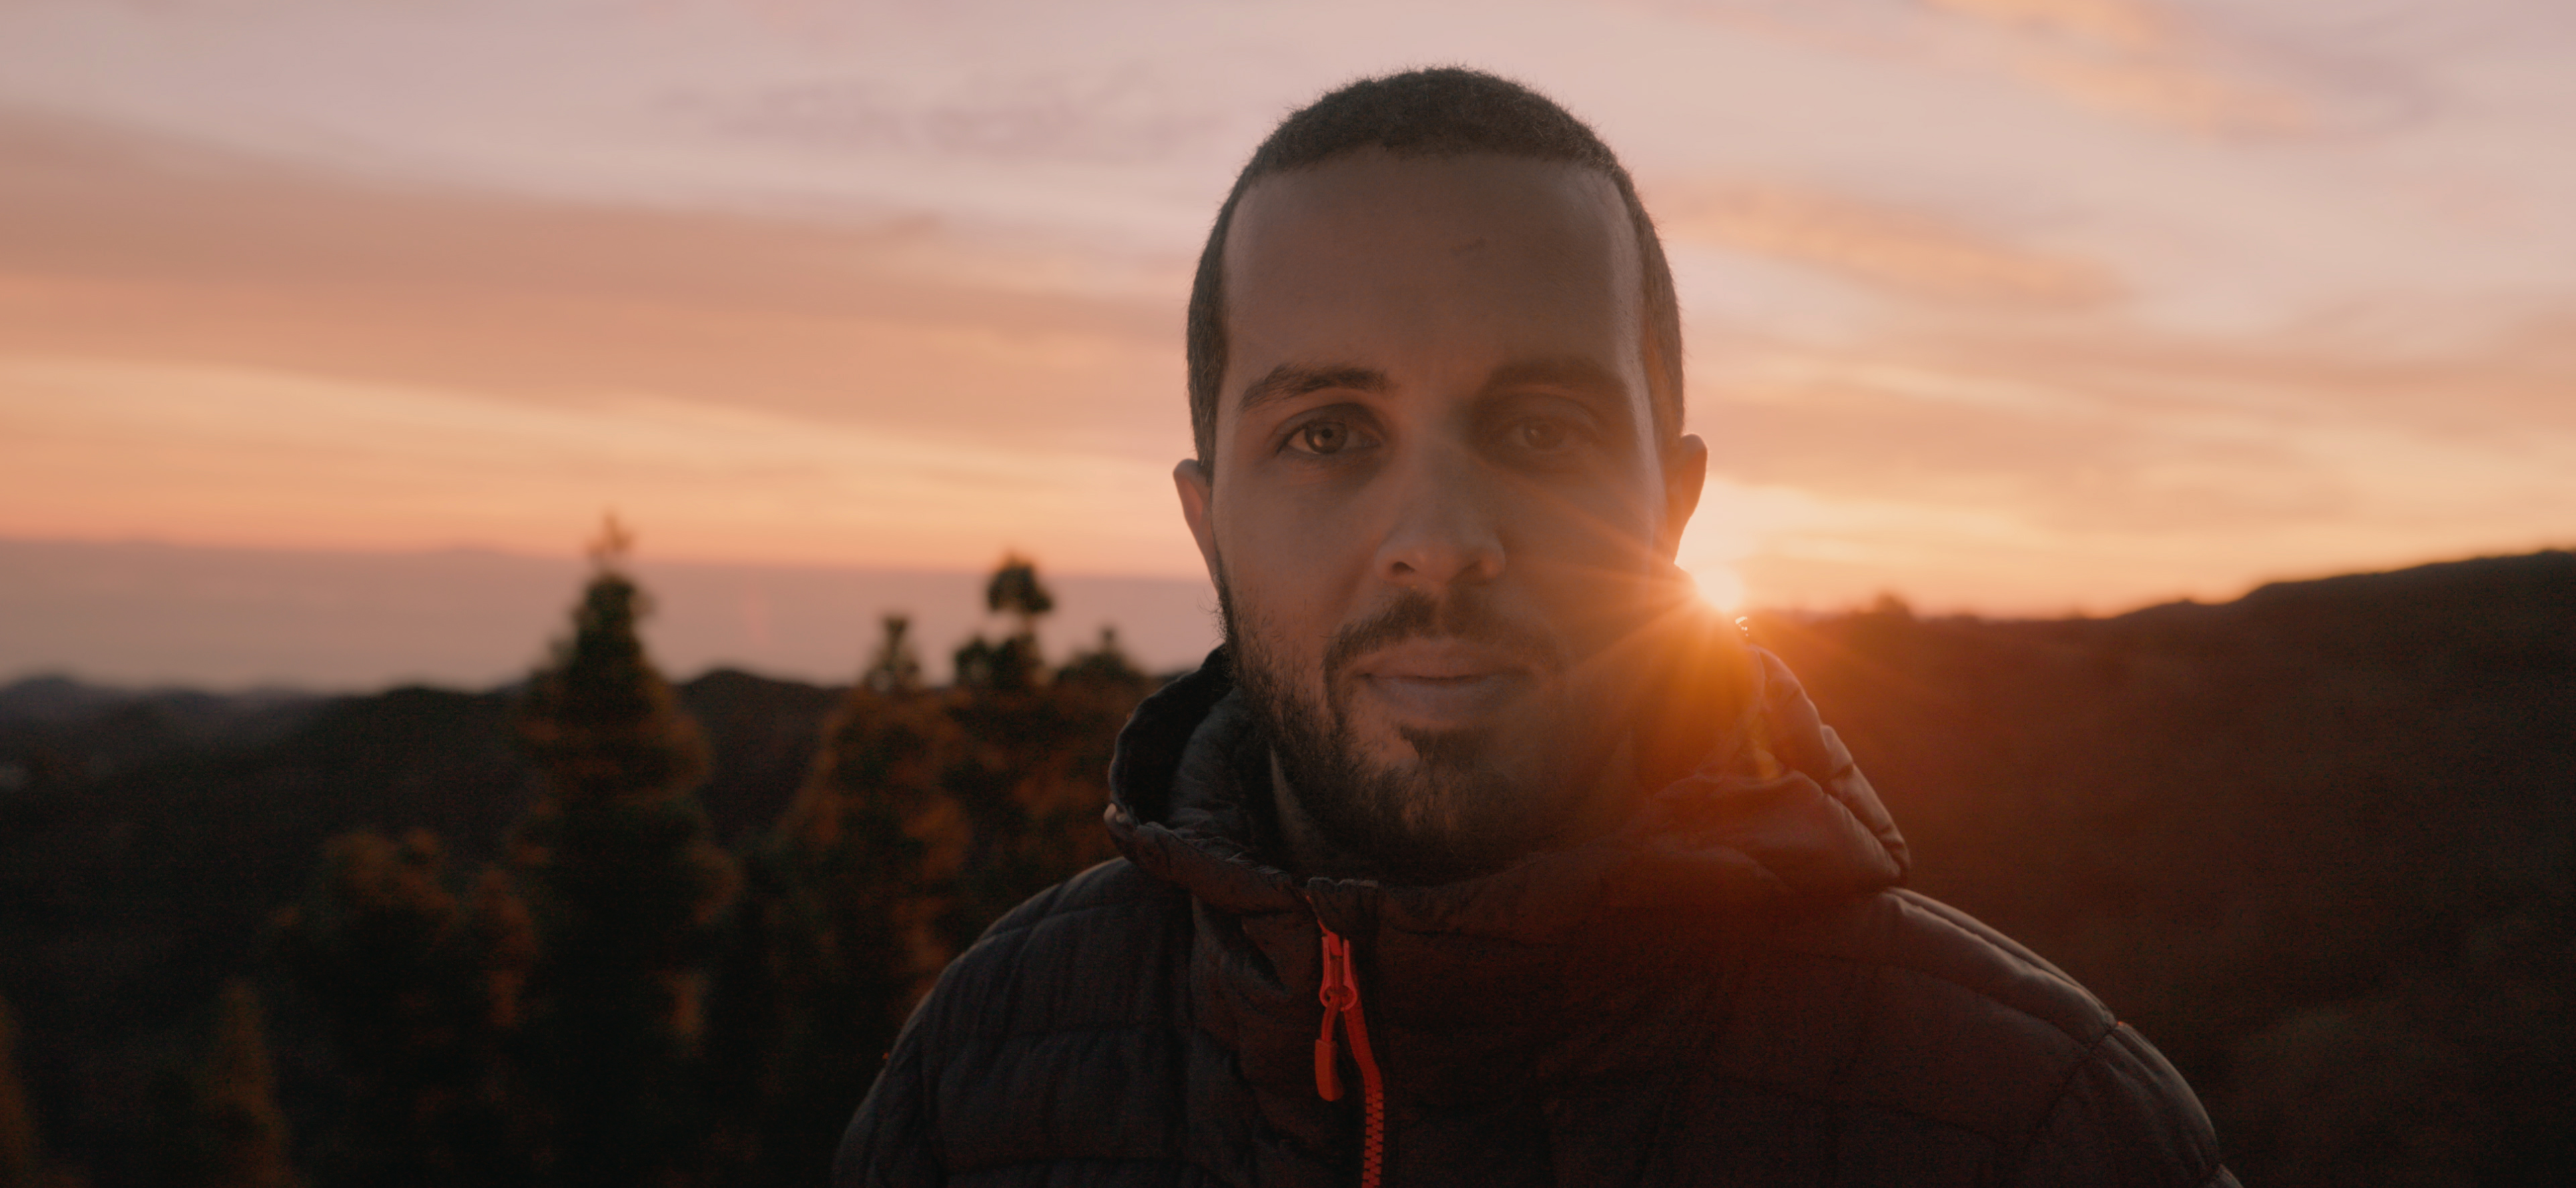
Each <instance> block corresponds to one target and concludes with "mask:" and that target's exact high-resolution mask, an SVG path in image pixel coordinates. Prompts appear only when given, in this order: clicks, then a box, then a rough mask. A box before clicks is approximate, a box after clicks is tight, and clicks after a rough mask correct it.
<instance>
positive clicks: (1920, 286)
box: [1648, 183, 2120, 306]
mask: <svg viewBox="0 0 2576 1188" xmlns="http://www.w3.org/2000/svg"><path fill="white" fill-rule="evenodd" d="M1648 200H1649V204H1650V207H1651V209H1653V210H1654V212H1655V223H1656V226H1657V228H1658V229H1659V230H1661V231H1662V232H1663V233H1664V234H1665V235H1667V236H1669V237H1672V238H1677V239H1684V240H1690V239H1697V240H1702V241H1705V242H1708V243H1712V244H1715V245H1718V246H1721V247H1726V248H1731V249H1734V250H1737V251H1742V252H1748V253H1752V254H1755V255H1762V256H1770V257H1775V258H1778V259H1782V260H1787V261H1789V262H1792V263H1796V264H1803V265H1807V266H1810V267H1814V268H1819V269H1822V270H1824V271H1827V272H1830V273H1833V274H1835V275H1838V276H1841V277H1844V278H1846V279H1850V280H1856V281H1859V282H1862V283H1864V284H1868V285H1872V286H1878V287H1884V288H1889V289H1894V290H1897V291H1899V292H1901V293H1905V294H1910V295H1915V296H1922V297H1933V298H1949V299H1961V298H1964V299H1968V300H1975V301H2005V302H2021V303H2036V304H2045V305H2058V306H2067V305H2093V304H2099V303H2101V302H2104V301H2108V300H2111V299H2112V298H2114V297H2117V296H2118V295H2119V293H2120V284H2119V281H2118V279H2117V278H2116V277H2114V276H2113V275H2112V274H2111V273H2110V271H2109V270H2107V269H2105V268H2102V267H2101V266H2099V265H2096V264H2093V263H2091V262H2089V261H2085V260H2081V259H2076V258H2072V257H2067V256H2060V255H2053V254H2050V253H2047V252H2042V251H2037V250H2033V249H2030V248H2025V247H2021V246H2019V245H2016V244H2013V243H2010V242H2007V241H2005V240H2004V239H2002V238H2000V237H1997V236H1993V235H1988V234H1984V233H1981V232H1979V231H1976V230H1974V229H1971V228H1969V227H1965V226H1962V225H1958V224H1955V223H1951V222H1947V221H1944V220H1941V219H1938V218H1934V217H1932V216H1929V215H1926V214H1922V213H1920V212H1915V211H1909V210H1903V209H1899V208H1895V207H1890V206H1884V205H1879V204H1874V203H1868V202H1862V201H1859V200H1856V199H1852V198H1847V197H1842V196H1837V195H1831V194H1823V193H1818V192H1814V191H1806V190H1797V189H1790V188H1786V187H1780V186H1765V185H1708V184H1700V185H1692V184H1689V183H1681V184H1675V185H1668V186H1660V187H1656V188H1655V190H1654V192H1653V193H1652V194H1651V195H1649V196H1648Z"/></svg>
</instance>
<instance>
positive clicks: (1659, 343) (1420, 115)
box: [1189, 67, 1682, 466]
mask: <svg viewBox="0 0 2576 1188" xmlns="http://www.w3.org/2000/svg"><path fill="white" fill-rule="evenodd" d="M1372 147H1374V148H1380V149H1384V150H1386V151H1387V152H1389V153H1392V154H1394V155H1395V156H1397V157H1399V158H1412V157H1454V156H1464V155H1466V154H1469V153H1496V154H1500V155H1502V156H1506V157H1519V158H1523V159H1526V160H1533V161H1556V162H1565V163H1568V164H1573V165H1577V166H1581V167H1582V168H1585V169H1589V170H1592V171H1593V172H1595V173H1598V174H1600V175H1602V176H1603V177H1606V178H1609V179H1610V184H1611V185H1612V186H1614V187H1616V188H1617V189H1618V191H1619V201H1620V202H1621V203H1622V204H1623V205H1625V206H1626V207H1627V209H1628V221H1629V223H1630V225H1631V226H1632V227H1634V228H1635V230H1636V235H1637V256H1638V260H1639V263H1640V264H1641V265H1642V268H1641V269H1640V271H1642V272H1643V273H1644V278H1643V279H1644V286H1645V294H1644V301H1643V304H1642V305H1641V306H1640V307H1639V308H1640V312H1641V313H1642V315H1643V317H1642V319H1641V320H1642V321H1643V322H1644V323H1645V324H1644V327H1643V339H1644V341H1643V342H1641V343H1640V344H1639V350H1640V351H1641V352H1642V354H1643V357H1644V361H1645V369H1646V385H1647V397H1648V399H1647V404H1648V406H1649V409H1650V415H1651V416H1652V417H1653V419H1654V430H1655V440H1656V442H1657V443H1658V445H1659V446H1669V445H1670V444H1671V443H1672V442H1673V440H1674V439H1675V438H1677V437H1678V436H1679V435H1680V433H1681V425H1682V327H1681V302H1680V300H1679V299H1678V298H1677V297H1675V296H1674V293H1673V271H1672V267H1671V265H1669V264H1667V263H1665V261H1664V245H1663V241H1662V240H1661V239H1658V238H1657V237H1656V235H1655V224H1654V220H1653V219H1650V218H1648V217H1647V215H1646V207H1645V204H1643V203H1641V202H1639V201H1638V200H1637V187H1636V184H1635V183H1634V182H1631V181H1630V180H1629V179H1628V171H1627V169H1626V168H1624V167H1623V166H1621V165H1620V164H1619V158H1618V156H1617V155H1616V154H1613V153H1612V152H1611V151H1610V146H1609V145H1606V144H1603V143H1602V142H1601V138H1600V137H1599V136H1598V135H1595V134H1594V133H1593V131H1592V129H1591V128H1590V127H1589V126H1588V125H1586V124H1585V123H1584V122H1583V121H1581V120H1578V119H1576V118H1574V116H1573V114H1572V113H1570V112H1568V111H1566V110H1565V109H1564V108H1562V107H1559V106H1557V105H1556V103H1555V101H1554V100H1551V99H1549V98H1548V97H1547V96H1545V95H1541V94H1539V93H1538V92H1536V91H1533V90H1531V89H1529V88H1528V87H1525V86H1522V85H1520V84H1519V83H1516V82H1513V81H1511V80H1509V79H1505V78H1498V77H1496V76H1494V75H1491V74H1487V73H1484V72H1483V71H1479V70H1466V69H1461V68H1458V67H1441V68H1438V69H1432V70H1413V71H1407V72H1405V73H1403V74H1391V75H1388V76H1386V77H1384V78H1370V79H1362V80H1360V81H1358V82H1355V83H1351V84H1348V85H1346V86H1344V87H1342V88H1340V89H1339V90H1336V91H1333V92H1332V93H1330V94H1327V95H1325V96H1324V97H1323V98H1321V99H1317V100H1316V101H1314V102H1313V103H1310V104H1308V105H1306V107H1304V108H1303V109H1300V110H1299V111H1297V112H1296V113H1295V114H1292V115H1290V116H1289V117H1288V118H1287V119H1285V120H1283V121H1281V122H1280V124H1279V126H1278V127H1277V128H1275V129H1273V130H1272V131H1271V133H1270V138H1269V139H1267V140H1264V141H1262V142H1261V147H1260V148H1258V149H1255V150H1253V153H1252V160H1251V161H1249V162H1247V163H1246V164H1245V165H1244V167H1243V172H1241V173H1239V174H1237V175H1235V179H1234V190H1233V192H1231V193H1229V194H1227V195H1226V196H1225V205H1224V206H1221V207H1218V208H1217V212H1216V225H1215V226H1214V227H1212V228H1210V229H1209V231H1208V240H1207V246H1206V247H1205V248H1203V249H1201V250H1200V252H1199V267H1198V275H1197V277H1196V279H1195V280H1193V281H1192V282H1191V285H1190V310H1189V385H1190V435H1191V438H1192V439H1193V441H1194V443H1195V444H1196V446H1197V449H1198V456H1199V462H1200V464H1201V465H1205V466H1214V465H1215V464H1216V413H1217V401H1218V399H1219V396H1220V393H1219V391H1218V390H1219V389H1220V388H1222V387H1224V385H1225V366H1226V311H1225V239H1226V233H1227V231H1228V230H1229V229H1230V228H1232V227H1233V225H1234V211H1235V207H1236V206H1238V205H1240V204H1241V203H1242V202H1243V195H1244V192H1245V191H1247V190H1250V189H1251V188H1252V187H1253V184H1254V183H1256V182H1259V181H1261V180H1262V179H1264V178H1267V177H1271V176H1274V175H1277V174H1281V173H1287V172H1290V171H1292V170H1297V169H1306V168H1310V167H1313V166H1316V165H1321V164H1324V163H1325V162H1328V161H1330V160H1332V159H1333V158H1335V157H1339V156H1342V155H1343V154H1346V153H1352V152H1357V151H1359V150H1361V149H1364V148H1372Z"/></svg>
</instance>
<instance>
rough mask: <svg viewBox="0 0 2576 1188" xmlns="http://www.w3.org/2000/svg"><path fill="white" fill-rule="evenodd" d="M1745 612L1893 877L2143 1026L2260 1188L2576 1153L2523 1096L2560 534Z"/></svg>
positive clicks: (2569, 660)
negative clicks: (2234, 586) (1828, 746)
mask: <svg viewBox="0 0 2576 1188" xmlns="http://www.w3.org/2000/svg"><path fill="white" fill-rule="evenodd" d="M1758 629H1759V630H1760V631H1761V632H1762V633H1763V636H1764V638H1765V639H1766V641H1767V642H1768V643H1769V644H1770V645H1771V646H1772V647H1774V648H1775V649H1776V650H1778V651H1779V652H1780V653H1781V654H1782V655H1783V657H1784V658H1785V659H1787V660H1788V661H1789V663H1790V665H1791V667H1792V668H1794V669H1796V670H1797V671H1798V672H1799V673H1800V675H1801V677H1802V678H1803V679H1804V680H1805V681H1806V683H1807V684H1808V686H1809V688H1810V690H1811V691H1812V692H1813V693H1814V695H1815V698H1816V701H1817V702H1818V704H1819V706H1820V707H1821V708H1822V710H1823V712H1824V714H1825V716H1826V718H1827V720H1828V721H1831V722H1833V723H1834V724H1835V725H1836V726H1837V728H1838V729H1839V730H1841V731H1842V733H1843V735H1844V737H1845V738H1846V739H1847V740H1848V741H1849V743H1850V745H1851V747H1852V749H1853V751H1854V752H1855V754H1856V755H1857V756H1858V757H1859V759H1860V761H1861V764H1862V767H1863V769H1864V770H1865V771H1867V772H1869V773H1870V776H1871V779H1872V782H1873V783H1875V784H1876V785H1877V786H1878V788H1879V789H1880V791H1881V793H1882V794H1883V795H1884V796H1885V798H1886V800H1887V802H1888V805H1889V807H1890V809H1891V811H1893V812H1894V813H1895V815H1896V818H1897V821H1898V823H1899V824H1900V825H1901V826H1902V827H1903V828H1904V830H1905V833H1906V835H1907V837H1908V838H1909V840H1910V841H1911V842H1912V843H1913V845H1914V847H1915V850H1916V856H1917V863H1918V865H1917V871H1916V876H1915V879H1914V882H1915V885H1916V886H1917V887H1919V888H1921V889H1922V890H1924V891H1927V892H1929V893H1931V894H1933V895H1936V896H1939V897H1941V898H1944V899H1947V900H1950V901H1953V902H1955V903H1957V904H1958V905H1960V906H1962V907H1964V908H1966V909H1968V910H1969V911H1971V912H1974V913H1976V914H1977V915H1979V916H1981V917H1983V918H1985V919H1987V920H1988V921H1990V922H1992V923H1994V924H1996V925H1997V926H1999V927H2000V928H2002V929H2003V930H2004V931H2005V932H2007V933H2010V934H2012V935H2013V936H2015V937H2017V938H2019V939H2021V940H2022V941H2024V942H2025V943H2027V944H2029V945H2030V946H2031V947H2033V948H2035V949H2037V950H2038V951H2039V952H2040V953H2041V954H2042V955H2044V956H2047V957H2049V958H2050V959H2052V960H2054V961H2056V962H2057V963H2059V964H2061V965H2063V966H2064V967H2066V969H2067V970H2068V971H2069V972H2070V973H2072V974H2074V975H2075V976H2076V977H2077V978H2078V979H2079V980H2081V981H2083V982H2085V983H2086V984H2087V985H2088V986H2090V987H2092V988H2093V989H2094V990H2095V991H2096V992H2097V993H2099V994H2100V995H2101V996H2102V997H2103V999H2104V1000H2105V1001H2106V1002H2108V1003H2110V1004H2111V1006H2112V1007H2113V1009H2114V1010H2116V1011H2118V1012H2120V1013H2121V1014H2122V1015H2123V1016H2124V1017H2127V1018H2129V1019H2130V1020H2132V1021H2133V1022H2135V1023H2137V1024H2138V1025H2139V1027H2140V1028H2141V1029H2142V1030H2144V1031H2146V1032H2147V1033H2148V1035H2149V1036H2150V1037H2151V1038H2153V1039H2154V1040H2155V1041H2156V1042H2157V1043H2158V1044H2159V1045H2160V1046H2161V1047H2163V1048H2164V1050H2165V1052H2166V1053H2167V1054H2168V1055H2169V1056H2171V1057H2172V1058H2173V1059H2174V1061H2175V1062H2176V1063H2177V1064H2178V1065H2180V1066H2181V1067H2182V1068H2183V1070H2184V1072H2185V1073H2186V1074H2188V1075H2189V1076H2190V1077H2191V1079H2192V1081H2193V1083H2194V1084H2195V1085H2198V1086H2200V1087H2201V1088H2202V1090H2203V1093H2204V1095H2205V1096H2206V1097H2207V1098H2209V1101H2210V1105H2211V1107H2212V1112H2213V1113H2214V1114H2215V1115H2216V1116H2217V1118H2218V1121H2219V1123H2220V1126H2221V1134H2222V1137H2224V1138H2226V1139H2227V1140H2228V1141H2229V1142H2230V1145H2231V1148H2232V1149H2233V1150H2234V1151H2235V1156H2234V1157H2235V1158H2236V1159H2237V1161H2238V1162H2239V1163H2240V1164H2242V1165H2243V1166H2242V1167H2241V1168H2240V1170H2241V1171H2243V1172H2245V1173H2246V1174H2245V1179H2246V1182H2248V1183H2257V1182H2262V1183H2272V1184H2285V1183H2336V1182H2361V1180H2360V1179H2358V1178H2357V1177H2359V1176H2360V1174H2361V1173H2362V1172H2363V1171H2365V1170H2370V1169H2378V1171H2376V1172H2373V1175H2374V1177H2375V1176H2377V1175H2379V1174H2380V1173H2382V1172H2385V1173H2389V1174H2393V1175H2396V1176H2398V1177H2401V1178H2403V1177H2409V1176H2412V1175H2414V1173H2416V1172H2419V1171H2421V1172H2428V1173H2429V1172H2430V1171H2432V1170H2434V1169H2440V1168H2446V1167H2447V1168H2450V1169H2452V1170H2453V1171H2466V1172H2470V1173H2477V1174H2473V1175H2471V1176H2470V1178H2467V1179H2455V1178H2452V1177H2451V1176H2449V1175H2447V1174H2446V1175H2442V1176H2437V1177H2435V1178H2434V1179H2431V1180H2427V1181H2423V1182H2460V1183H2470V1182H2478V1183H2515V1182H2537V1181H2530V1180H2528V1177H2529V1176H2532V1175H2537V1174H2540V1173H2542V1172H2544V1171H2548V1172H2555V1171H2557V1170H2561V1169H2564V1168H2566V1167H2567V1166H2569V1160H2570V1156H2571V1154H2576V1152H2571V1150H2570V1148H2569V1146H2568V1140H2567V1139H2566V1138H2565V1137H2563V1136H2565V1135H2567V1134H2569V1133H2571V1132H2576V1112H2571V1110H2570V1108H2569V1107H2568V1106H2567V1105H2566V1104H2565V1103H2566V1095H2565V1094H2564V1093H2563V1092H2555V1091H2553V1092H2550V1093H2546V1094H2541V1093H2535V1092H2533V1091H2532V1090H2533V1089H2534V1088H2535V1087H2537V1086H2540V1085H2561V1086H2563V1085H2565V1084H2568V1083H2570V1078H2571V1075H2576V1025H2571V1023H2570V1020H2571V1018H2576V1014H2571V1008H2576V965H2571V964H2570V957H2571V947H2570V943H2569V939H2568V938H2569V937H2570V936H2571V934H2576V910H2571V909H2576V555H2570V554H2568V553H2561V552H2553V553H2543V554H2537V555H2533V556H2525V557H2510V558H2492V559H2483V560H2478V561H2468V562H2459V563H2454V564H2446V565H2433V566H2425V567H2421V568H2418V569H2411V570H2406V571H2403V572H2398V573H2389V574H2373V575H2363V576H2355V577H2344V578H2334V579H2329V580H2325V581H2317V582H2300V583H2286V584H2280V585H2273V586H2266V587H2264V588H2262V589H2260V590H2257V591H2255V592H2253V593H2252V594H2250V595H2248V596H2247V597H2246V598H2244V599H2243V600H2240V601H2238V602H2235V603H2231V604H2227V605H2224V606H2196V605H2189V604H2179V605H2172V606H2162V607H2155V608H2150V609H2148V610H2144V611H2140V612H2138V613H2135V614H2131V615H2126V616H2122V617H2119V618H2114V619H2105V620H2073V621H2066V622H2051V623H1991V622H1980V621H1975V620H1938V621H1917V620H1914V619H1912V618H1909V617H1907V616H1906V615H1904V614H1903V613H1901V612H1900V611H1897V610H1895V609H1893V608H1891V609H1889V610H1887V611H1882V612H1878V613H1871V614H1863V615H1853V616H1847V617H1840V618H1832V619H1824V620H1818V621H1810V622H1797V621H1788V620H1781V619H1766V620H1763V621H1761V623H1760V626H1759V628H1758ZM2378 1182H2398V1181H2397V1180H2395V1179H2387V1180H2379V1181H2378ZM2409 1182H2413V1181H2411V1180H2410V1181H2409Z"/></svg>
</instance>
